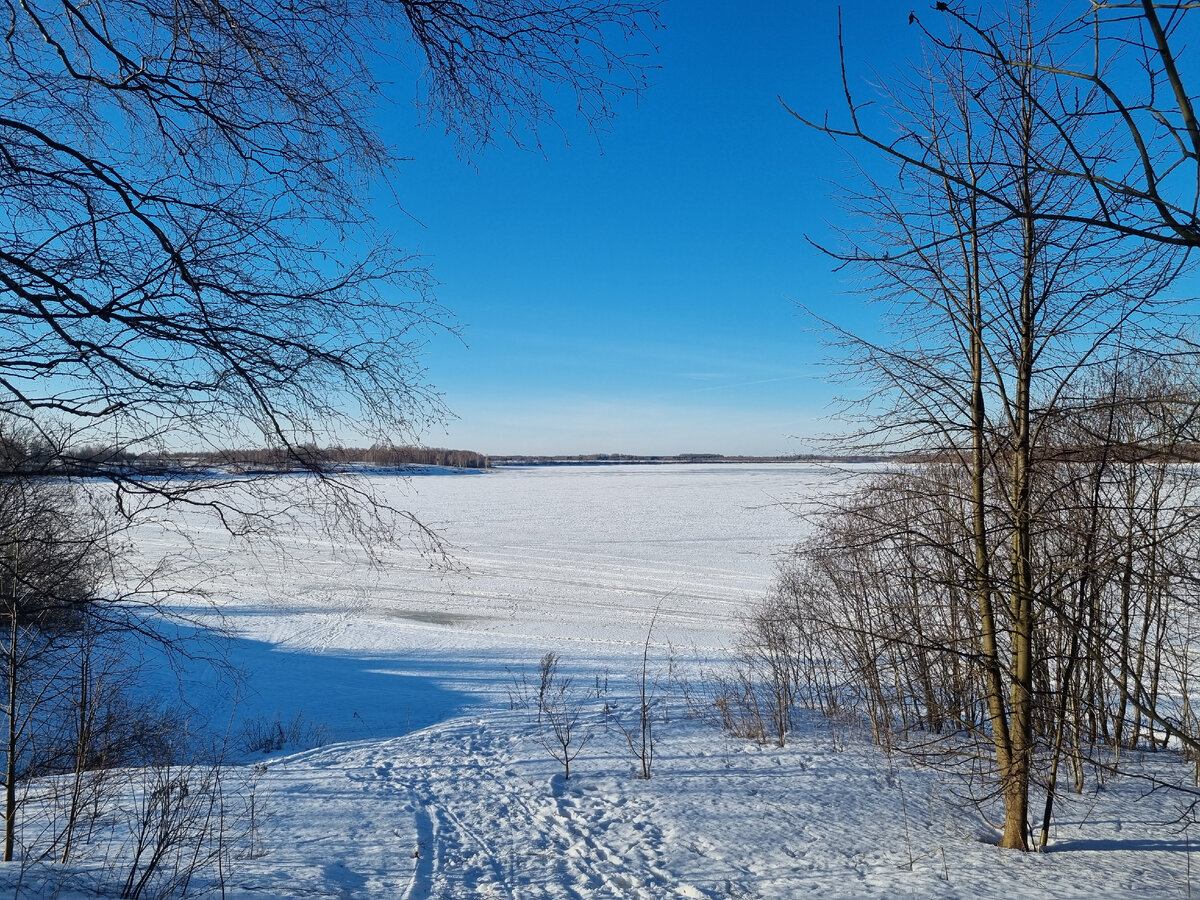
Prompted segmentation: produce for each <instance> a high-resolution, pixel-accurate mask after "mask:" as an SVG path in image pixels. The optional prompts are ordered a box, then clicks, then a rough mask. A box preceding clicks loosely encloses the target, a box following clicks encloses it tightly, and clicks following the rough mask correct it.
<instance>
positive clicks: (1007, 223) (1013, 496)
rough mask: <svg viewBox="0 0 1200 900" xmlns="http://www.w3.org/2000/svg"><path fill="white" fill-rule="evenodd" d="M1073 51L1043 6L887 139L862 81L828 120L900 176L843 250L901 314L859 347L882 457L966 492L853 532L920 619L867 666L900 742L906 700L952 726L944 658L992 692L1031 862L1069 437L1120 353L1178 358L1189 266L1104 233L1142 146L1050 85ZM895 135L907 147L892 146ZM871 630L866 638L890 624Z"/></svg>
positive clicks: (863, 197)
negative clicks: (1076, 406) (1109, 179)
mask: <svg viewBox="0 0 1200 900" xmlns="http://www.w3.org/2000/svg"><path fill="white" fill-rule="evenodd" d="M1058 36H1059V32H1058V31H1057V30H1056V29H1055V28H1054V26H1053V23H1051V26H1050V27H1049V28H1047V27H1046V26H1045V23H1042V22H1039V21H1038V20H1037V18H1036V16H1035V14H1034V12H1033V9H1032V7H1031V6H1029V5H1026V6H1024V7H1022V8H1019V9H1017V10H1014V11H1013V12H1012V14H1011V16H1010V18H1008V19H1007V20H1006V21H1004V22H1002V23H999V24H998V25H997V26H996V27H995V28H993V29H991V30H990V31H989V33H988V36H987V40H988V41H989V42H990V46H991V47H993V48H996V52H989V53H977V52H975V50H974V48H973V46H972V45H971V44H970V43H969V42H964V41H959V40H956V39H955V38H954V37H953V36H952V37H950V38H947V39H946V40H944V41H941V42H934V43H933V44H932V45H931V46H930V48H929V49H930V52H929V54H928V66H927V68H924V69H921V70H919V71H917V72H915V73H914V74H913V75H912V76H911V77H910V78H909V79H907V80H906V81H901V82H900V83H899V84H898V85H897V86H896V87H893V88H892V89H891V91H890V93H889V96H888V97H887V99H888V100H889V101H890V105H889V110H890V118H888V119H886V121H885V122H881V121H880V120H878V119H874V120H870V121H869V120H868V119H867V115H868V111H867V110H866V106H867V104H861V103H859V102H858V101H856V100H855V98H854V96H853V93H852V92H851V90H850V88H849V82H848V80H847V81H846V84H847V87H846V102H847V114H848V117H849V122H848V124H847V125H845V126H838V125H834V124H831V123H830V122H829V121H828V120H825V121H823V122H816V121H811V120H806V121H807V122H808V124H810V125H812V126H813V127H814V128H816V129H818V130H819V131H821V132H823V133H825V134H827V135H829V136H831V137H834V138H835V139H839V140H845V139H849V140H852V141H854V142H856V143H857V145H858V147H859V148H860V149H862V150H863V151H864V152H865V151H871V150H873V151H879V152H880V153H881V155H882V157H883V159H884V160H885V161H886V162H891V163H893V164H894V170H893V171H894V174H895V177H894V179H893V180H892V181H888V182H886V183H885V182H883V181H881V180H879V179H878V178H873V177H871V176H869V175H867V174H865V173H864V174H863V176H862V178H861V179H860V180H859V182H858V184H857V185H856V186H855V187H852V188H850V189H848V191H847V193H848V195H849V196H848V202H849V205H850V207H851V209H852V211H853V212H854V213H856V214H857V216H858V221H865V222H867V223H868V224H867V225H866V226H863V227H862V228H861V229H860V230H856V231H854V232H847V233H846V235H845V237H846V244H847V245H848V249H844V250H836V251H832V252H834V253H835V255H837V256H838V258H839V259H840V260H842V261H843V262H844V263H846V264H847V265H849V266H851V267H852V268H853V269H854V270H855V271H856V272H858V273H860V274H861V275H863V277H864V279H865V281H866V290H867V292H869V293H870V294H871V295H872V296H873V297H874V298H876V299H882V300H886V301H887V302H888V304H889V311H888V316H887V321H888V324H889V325H890V326H891V335H892V340H890V341H887V342H881V343H872V342H868V341H865V340H862V339H859V338H858V337H856V336H855V335H853V334H848V333H845V332H840V333H839V334H840V339H841V343H842V346H843V347H844V348H845V349H846V351H847V356H846V359H848V361H849V364H850V373H851V377H853V378H857V379H860V380H865V381H867V382H868V383H869V384H872V385H874V386H875V388H876V392H875V394H874V395H873V397H872V400H873V402H872V403H870V404H869V405H868V407H867V409H868V411H867V413H866V416H865V420H866V428H867V430H866V431H865V432H864V434H863V437H864V439H868V440H871V441H873V442H876V444H878V443H887V444H889V445H890V446H893V447H896V446H901V447H908V448H910V449H915V450H920V451H922V452H924V453H925V454H927V455H929V456H932V457H933V458H935V459H938V460H941V461H943V462H942V465H943V466H945V465H949V466H950V467H951V471H952V472H953V470H954V468H955V467H957V468H958V470H959V471H958V474H959V475H961V478H960V477H955V478H948V477H946V475H945V474H942V475H941V476H939V477H941V478H942V480H943V483H944V484H945V485H946V486H947V489H949V490H950V491H951V493H950V496H949V497H948V498H946V499H945V500H944V501H939V502H938V503H936V504H933V505H932V506H930V505H929V504H926V503H923V502H922V501H921V500H919V499H918V498H916V497H914V496H913V493H914V492H915V493H923V492H929V491H930V488H931V484H930V482H929V476H928V475H920V474H912V475H910V476H909V477H910V479H911V480H910V485H911V489H910V491H905V490H904V489H900V490H899V491H898V493H895V491H896V486H895V485H894V484H893V485H891V486H890V488H891V490H893V496H886V495H879V494H878V493H877V494H876V496H875V497H874V499H873V500H872V501H871V502H868V503H866V504H861V505H856V506H855V511H854V517H855V518H856V519H857V520H858V521H859V522H860V523H861V522H866V523H869V527H867V528H865V529H864V528H862V527H860V528H858V529H857V530H852V531H849V532H846V533H847V534H850V535H854V537H852V538H851V539H852V540H853V541H855V542H857V543H856V544H852V546H854V547H856V548H862V547H872V546H874V547H875V550H874V551H873V552H872V553H871V554H864V553H862V552H859V553H858V554H857V555H856V557H855V561H856V563H857V564H859V565H863V564H867V565H869V566H870V572H871V575H870V577H869V578H867V579H866V580H865V581H864V586H865V589H866V590H865V594H864V596H865V598H866V600H867V602H868V604H870V605H872V606H875V607H877V606H878V605H879V599H878V598H879V597H880V596H883V597H885V598H887V599H886V602H885V604H884V606H885V608H887V609H895V603H896V602H897V601H896V595H897V592H901V593H902V595H903V594H907V596H908V600H907V601H906V602H907V603H908V604H909V605H910V608H911V610H912V611H913V612H914V613H915V614H916V615H915V621H914V620H909V621H908V623H907V630H905V629H903V628H898V629H896V630H895V631H891V630H884V631H883V632H882V633H876V631H875V629H874V626H870V627H868V626H867V625H861V626H860V627H859V628H858V629H857V634H858V639H859V640H861V641H865V642H866V644H865V646H863V647H861V648H859V650H858V652H857V654H856V655H855V656H852V657H851V658H852V659H853V658H857V659H859V660H865V661H867V666H866V669H865V675H866V677H867V678H868V681H867V682H866V684H864V688H865V689H866V695H867V696H869V697H873V698H875V701H874V703H875V706H876V708H877V710H878V715H877V717H876V718H875V721H876V727H877V730H878V731H882V732H890V731H891V729H892V728H893V727H895V724H896V723H895V722H894V721H893V719H892V713H893V712H894V711H898V712H900V713H901V722H900V725H901V726H902V727H905V726H906V722H905V719H904V717H905V716H906V715H907V713H906V712H905V710H906V708H907V706H908V704H907V701H906V702H905V703H902V704H900V705H899V706H897V704H896V703H895V702H894V701H893V700H892V699H890V697H889V692H890V691H891V690H892V689H893V687H894V690H895V692H896V694H895V696H900V697H912V698H919V697H921V696H925V697H926V700H925V701H923V702H922V701H920V700H914V701H913V702H914V704H915V705H917V706H920V708H921V709H922V712H921V713H920V714H919V718H918V721H920V722H921V723H922V725H923V726H924V727H931V728H932V729H933V730H938V729H939V728H940V726H941V723H942V721H943V720H944V718H945V717H944V715H943V712H942V710H943V709H944V708H947V707H945V706H944V704H943V703H942V702H941V698H940V697H939V696H938V695H939V694H940V691H935V690H932V689H931V685H932V683H933V682H932V679H931V678H930V672H931V671H932V669H931V662H930V661H929V660H927V659H925V658H924V657H925V650H926V649H929V648H933V649H934V654H935V656H941V655H942V654H943V653H947V652H954V653H960V654H961V653H966V654H967V655H968V658H969V659H970V661H971V664H972V667H973V669H974V672H973V673H972V674H971V675H970V677H968V678H967V680H966V683H967V684H975V685H978V686H980V687H981V688H982V692H981V694H980V695H977V696H978V697H979V699H980V700H981V701H982V703H983V707H984V709H985V710H986V715H985V719H984V722H983V724H982V727H979V728H978V731H976V732H975V733H977V734H979V735H984V736H986V737H987V739H988V740H989V741H990V742H991V744H992V752H993V760H994V765H995V772H996V776H997V779H998V790H999V793H1000V794H1001V795H1002V796H1003V799H1004V805H1005V825H1004V833H1003V836H1002V837H1001V839H1000V843H1001V845H1002V846H1005V847H1011V848H1019V849H1028V847H1029V836H1028V831H1029V828H1028V819H1029V791H1030V786H1031V781H1032V778H1033V774H1034V765H1035V757H1036V755H1037V752H1038V748H1039V743H1038V742H1039V740H1040V735H1041V734H1042V726H1043V724H1044V722H1045V720H1046V713H1045V709H1044V707H1043V705H1042V703H1041V699H1040V698H1041V697H1042V696H1043V695H1044V693H1045V691H1044V690H1043V688H1044V686H1045V685H1046V684H1047V683H1048V678H1049V677H1050V673H1051V672H1052V671H1053V672H1055V673H1056V674H1060V673H1059V672H1058V663H1059V661H1060V660H1061V656H1053V654H1055V653H1057V652H1058V651H1057V649H1056V650H1053V651H1052V650H1051V643H1050V642H1048V641H1047V640H1046V636H1047V635H1046V630H1045V629H1046V628H1047V625H1048V624H1049V620H1050V619H1051V618H1052V617H1053V616H1054V615H1056V614H1057V613H1056V607H1055V606H1054V605H1053V604H1052V603H1050V602H1048V597H1049V595H1048V593H1047V592H1048V591H1049V590H1050V587H1051V586H1052V585H1053V584H1055V583H1057V582H1056V580H1057V579H1058V577H1059V572H1060V571H1061V570H1060V569H1056V568H1055V566H1054V565H1052V564H1051V557H1050V555H1049V554H1048V553H1047V550H1046V548H1047V546H1048V544H1047V540H1048V538H1047V535H1048V531H1047V525H1048V522H1049V520H1050V514H1049V512H1048V506H1047V496H1048V495H1047V494H1045V493H1044V485H1045V484H1046V483H1047V482H1048V481H1049V480H1051V478H1050V472H1051V470H1052V467H1053V466H1054V459H1053V451H1054V450H1055V449H1056V447H1055V442H1056V440H1057V435H1056V433H1055V430H1054V423H1056V422H1057V421H1059V419H1060V417H1061V415H1062V414H1063V413H1064V411H1065V406H1066V404H1067V402H1068V398H1069V397H1072V396H1077V395H1078V389H1079V385H1080V384H1081V383H1082V382H1084V381H1085V380H1086V378H1087V377H1088V375H1089V373H1090V372H1092V371H1093V370H1096V369H1098V368H1101V367H1103V366H1104V365H1105V364H1106V362H1108V361H1109V360H1111V359H1112V358H1113V356H1114V354H1117V353H1118V350H1119V352H1120V354H1121V355H1122V356H1123V357H1131V356H1132V357H1136V356H1137V355H1138V354H1147V355H1148V356H1149V355H1150V354H1151V350H1152V345H1153V344H1154V343H1155V342H1159V343H1161V342H1162V340H1163V338H1162V332H1160V331H1159V330H1158V329H1159V327H1160V324H1161V322H1162V321H1163V320H1162V318H1160V314H1161V310H1160V306H1161V304H1160V303H1159V301H1158V297H1159V294H1160V292H1161V291H1162V290H1163V289H1164V288H1165V287H1166V286H1167V285H1168V284H1169V283H1170V282H1171V280H1172V279H1173V278H1174V276H1175V275H1176V274H1177V271H1178V265H1179V260H1178V258H1177V257H1176V256H1175V255H1173V254H1172V253H1171V252H1170V250H1169V247H1168V246H1167V243H1164V242H1161V241H1156V240H1149V239H1146V240H1143V241H1141V242H1136V241H1133V240H1132V239H1130V237H1129V236H1128V235H1118V234H1116V233H1114V231H1113V229H1111V228H1110V227H1109V226H1108V225H1106V224H1102V223H1098V222H1096V221H1094V219H1093V216H1092V202H1093V194H1094V192H1093V191H1092V190H1091V186H1090V184H1089V182H1087V181H1086V180H1085V179H1080V178H1078V177H1077V176H1076V175H1075V174H1073V172H1072V171H1071V167H1072V165H1073V163H1074V161H1075V160H1076V159H1077V158H1080V157H1083V158H1089V159H1090V158H1097V159H1099V158H1108V157H1110V156H1112V155H1114V154H1116V155H1119V154H1120V153H1122V152H1123V144H1122V140H1123V135H1122V134H1121V133H1120V132H1100V131H1097V130H1096V129H1095V128H1094V127H1092V125H1091V124H1090V122H1089V120H1088V119H1087V115H1088V113H1089V112H1091V111H1095V110H1101V111H1102V110H1103V105H1102V104H1103V98H1102V97H1101V96H1100V92H1099V91H1098V90H1097V91H1096V92H1095V93H1094V94H1092V95H1089V94H1087V93H1083V94H1081V93H1079V92H1075V93H1071V94H1068V93H1066V92H1064V91H1063V89H1062V85H1061V83H1060V82H1059V81H1058V80H1057V79H1056V78H1055V77H1054V76H1053V75H1052V74H1051V73H1049V72H1048V71H1046V67H1045V66H1044V65H1043V61H1044V60H1045V59H1046V58H1047V54H1048V53H1049V52H1050V51H1051V50H1052V49H1053V48H1054V47H1055V42H1056V41H1057V40H1058ZM1064 110H1067V111H1069V114H1068V113H1066V112H1063V111H1064ZM884 128H886V130H887V131H888V132H889V133H890V134H891V135H892V136H890V137H889V138H888V139H886V140H885V139H882V138H877V137H874V136H873V135H874V133H875V129H878V130H879V131H880V132H881V133H882V131H883V130H884ZM895 135H898V137H896V136H895ZM1126 202H1127V203H1131V202H1132V201H1129V200H1127V201H1126ZM1168 243H1169V242H1168ZM932 487H934V488H937V487H938V485H937V484H936V483H934V484H933V485H932ZM932 493H933V494H934V495H935V496H938V495H940V494H941V493H942V490H941V489H936V490H933V491H932ZM937 585H945V586H946V587H944V588H942V589H941V590H945V591H946V592H947V593H946V594H941V595H940V597H941V599H940V600H939V601H938V605H937V606H936V608H934V609H929V610H927V611H924V612H923V610H925V607H924V605H923V604H922V602H921V594H922V592H923V591H925V590H929V589H931V588H933V587H934V586H937ZM950 586H953V587H952V588H950ZM881 592H882V593H881ZM935 596H939V595H935ZM963 596H966V597H969V598H971V604H970V608H971V611H970V614H969V615H967V614H965V611H964V608H963V607H962V605H961V599H962V597H963ZM946 610H949V611H950V612H951V613H952V616H953V618H954V620H955V621H954V625H955V628H956V629H961V628H963V627H964V626H967V625H969V626H970V627H971V629H972V630H971V632H970V643H969V645H968V646H958V647H955V648H954V649H953V650H951V649H950V648H951V646H952V644H950V643H948V641H947V638H946V637H944V636H942V637H936V636H931V635H930V634H928V633H923V630H924V632H930V631H932V630H937V629H941V628H943V627H944V626H945V624H946V620H945V615H946ZM898 611H902V610H898ZM869 615H870V614H869ZM869 615H868V617H867V618H860V619H859V620H858V621H859V622H860V623H867V622H873V621H875V620H874V619H872V618H870V617H869ZM922 623H924V624H922ZM1096 627H1102V626H1100V625H1099V624H1097V625H1096ZM914 628H915V630H914ZM959 633H960V634H961V633H962V632H961V631H959ZM954 639H955V638H953V637H952V638H950V640H954ZM903 647H908V648H909V649H910V650H913V651H915V653H916V657H917V663H918V664H917V665H916V666H915V667H914V666H912V665H910V664H909V662H908V661H904V660H901V659H897V664H896V666H895V668H894V670H893V675H892V677H891V678H890V679H889V680H888V681H887V682H885V681H884V680H883V679H882V678H880V677H879V676H880V672H879V667H878V665H875V664H873V663H871V662H870V658H871V655H872V654H878V653H880V652H883V654H884V656H883V658H884V659H889V658H894V656H895V654H896V653H897V652H898V651H899V649H900V648H903ZM1060 649H1061V648H1060ZM1078 652H1079V651H1078V648H1076V650H1075V651H1074V652H1073V653H1068V654H1067V655H1068V656H1075V657H1077V656H1078ZM1051 656H1053V659H1051ZM1061 674H1063V675H1064V676H1067V675H1069V676H1070V677H1074V673H1073V672H1071V673H1066V672H1065V670H1064V672H1063V673H1061ZM872 679H873V680H874V681H875V682H877V683H872ZM948 708H950V709H953V708H954V707H953V706H950V707H948ZM964 712H965V711H963V710H961V709H960V710H959V711H958V714H957V715H959V716H962V715H963V713H964ZM948 721H958V722H959V723H962V722H967V723H970V722H971V721H972V720H971V719H970V717H969V715H967V716H966V717H964V718H957V717H956V718H951V719H949V720H948ZM972 727H973V728H974V727H975V726H972Z"/></svg>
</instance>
